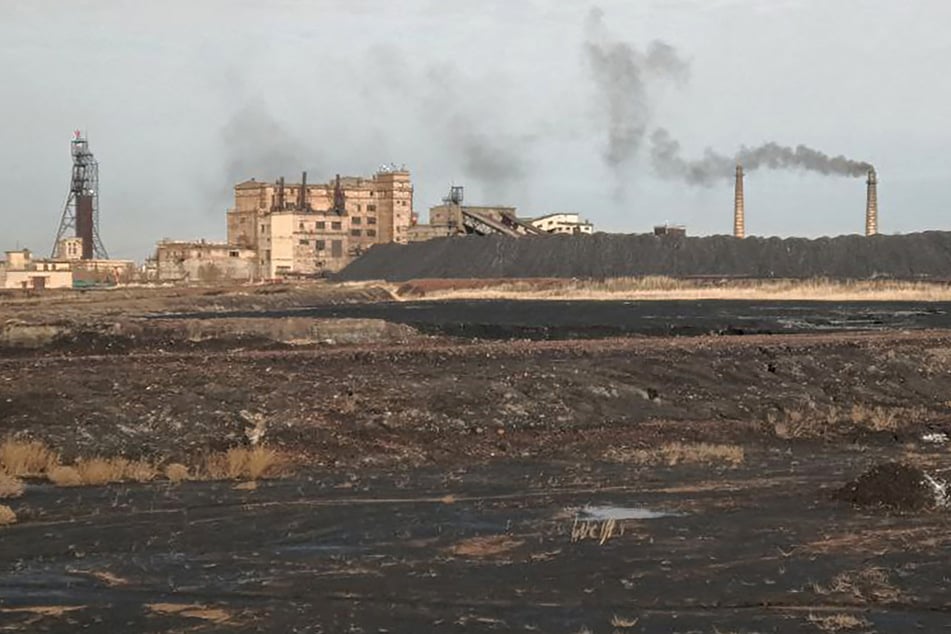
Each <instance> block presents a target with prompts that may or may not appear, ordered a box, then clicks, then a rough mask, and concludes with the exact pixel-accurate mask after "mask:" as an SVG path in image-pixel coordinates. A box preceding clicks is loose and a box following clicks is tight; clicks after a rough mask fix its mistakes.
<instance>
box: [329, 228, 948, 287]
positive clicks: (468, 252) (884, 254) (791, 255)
mask: <svg viewBox="0 0 951 634" xmlns="http://www.w3.org/2000/svg"><path fill="white" fill-rule="evenodd" d="M643 275H667V276H673V277H690V276H723V277H753V278H810V277H830V278H839V279H869V278H875V277H886V278H895V279H941V280H944V279H948V278H951V232H943V231H929V232H925V233H916V234H908V235H902V236H885V235H878V236H873V237H870V238H866V237H864V236H858V235H850V236H839V237H835V238H818V239H815V240H810V239H806V238H785V239H783V238H746V239H745V240H739V239H736V238H734V237H732V236H710V237H703V238H690V237H674V236H655V235H649V234H645V235H621V234H605V233H600V234H595V235H572V236H567V235H561V236H540V237H526V238H508V237H503V236H484V237H480V236H465V237H454V238H438V239H435V240H428V241H425V242H416V243H412V244H407V245H400V244H384V245H378V246H375V247H373V248H372V249H370V251H369V252H367V253H366V254H365V255H363V256H362V257H361V258H359V259H357V260H356V261H354V262H353V263H352V264H350V266H348V267H347V268H346V269H344V270H343V271H341V273H340V274H338V276H337V279H339V280H342V281H358V280H387V281H392V282H404V281H407V280H412V279H423V278H456V279H471V278H542V277H548V278H593V279H601V278H611V277H625V276H643Z"/></svg>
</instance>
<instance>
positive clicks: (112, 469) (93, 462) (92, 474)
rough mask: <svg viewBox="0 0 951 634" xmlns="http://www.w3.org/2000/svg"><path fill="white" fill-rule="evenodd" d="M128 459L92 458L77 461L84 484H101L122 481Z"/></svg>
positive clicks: (78, 470)
mask: <svg viewBox="0 0 951 634" xmlns="http://www.w3.org/2000/svg"><path fill="white" fill-rule="evenodd" d="M126 464H127V461H125V460H123V459H121V458H113V459H105V458H91V459H89V460H82V461H79V462H77V463H76V471H77V472H78V473H79V479H80V480H81V481H82V483H83V484H86V485H89V486H101V485H103V484H111V483H113V482H122V480H123V479H124V476H125V467H126Z"/></svg>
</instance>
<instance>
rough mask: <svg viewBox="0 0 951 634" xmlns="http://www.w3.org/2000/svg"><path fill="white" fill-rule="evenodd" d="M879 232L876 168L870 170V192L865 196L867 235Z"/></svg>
mask: <svg viewBox="0 0 951 634" xmlns="http://www.w3.org/2000/svg"><path fill="white" fill-rule="evenodd" d="M877 233H878V175H877V174H875V168H874V167H873V168H871V169H870V170H869V171H868V193H867V194H866V198H865V235H866V236H874V235H876V234H877Z"/></svg>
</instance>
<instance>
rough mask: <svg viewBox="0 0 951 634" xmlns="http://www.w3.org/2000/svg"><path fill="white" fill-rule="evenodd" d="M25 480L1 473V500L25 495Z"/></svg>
mask: <svg viewBox="0 0 951 634" xmlns="http://www.w3.org/2000/svg"><path fill="white" fill-rule="evenodd" d="M23 488H24V487H23V480H21V479H20V478H17V477H15V476H10V475H6V474H3V473H0V500H2V499H5V498H18V497H20V496H21V495H23Z"/></svg>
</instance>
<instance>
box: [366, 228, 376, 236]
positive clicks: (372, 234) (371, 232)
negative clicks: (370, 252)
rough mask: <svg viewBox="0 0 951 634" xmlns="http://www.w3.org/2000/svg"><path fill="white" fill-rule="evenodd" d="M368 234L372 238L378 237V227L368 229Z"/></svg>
mask: <svg viewBox="0 0 951 634" xmlns="http://www.w3.org/2000/svg"><path fill="white" fill-rule="evenodd" d="M367 236H368V237H370V238H375V237H376V229H367Z"/></svg>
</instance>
